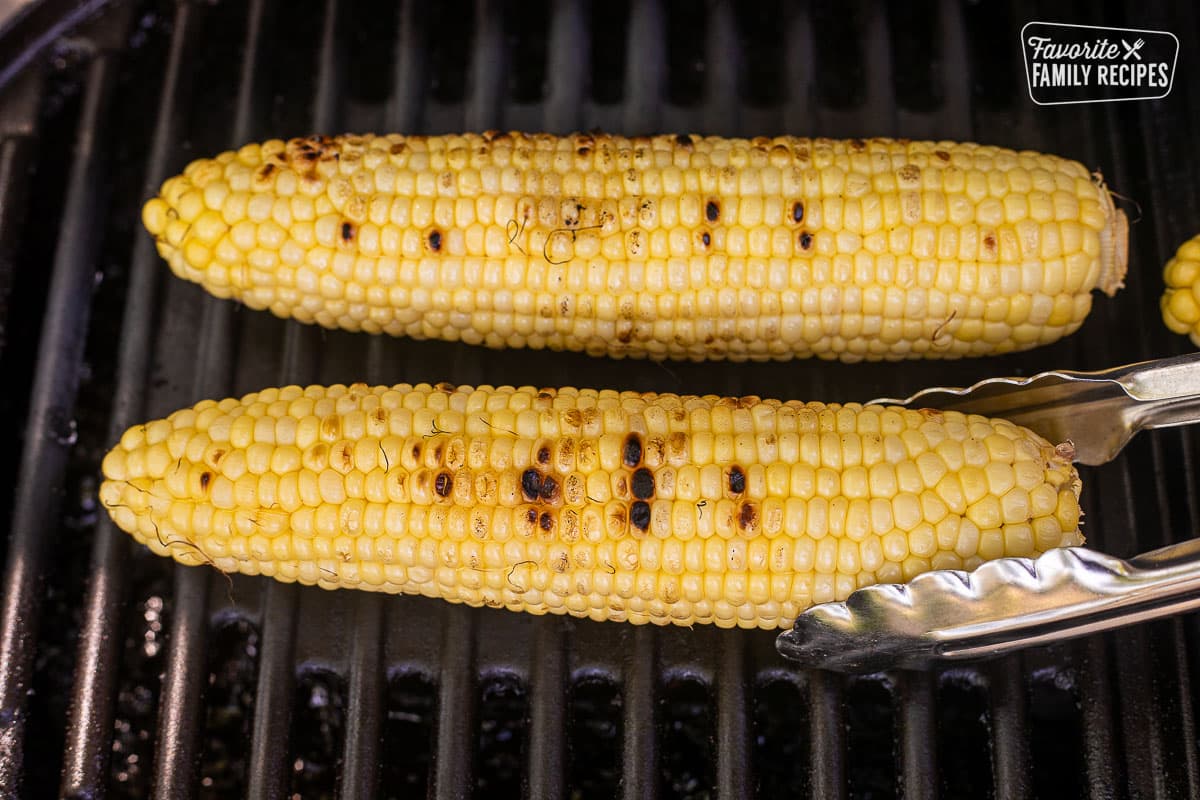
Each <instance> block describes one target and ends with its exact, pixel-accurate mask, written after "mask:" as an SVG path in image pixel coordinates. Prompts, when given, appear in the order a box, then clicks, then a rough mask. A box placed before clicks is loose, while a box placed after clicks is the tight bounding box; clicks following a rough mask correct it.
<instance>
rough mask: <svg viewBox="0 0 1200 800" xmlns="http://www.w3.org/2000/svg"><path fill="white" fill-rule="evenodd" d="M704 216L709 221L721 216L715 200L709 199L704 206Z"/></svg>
mask: <svg viewBox="0 0 1200 800" xmlns="http://www.w3.org/2000/svg"><path fill="white" fill-rule="evenodd" d="M704 218H705V219H707V220H708V221H709V222H716V221H717V220H719V219H720V218H721V206H720V205H718V204H717V201H716V200H709V201H708V202H707V203H706V204H705V206H704Z"/></svg>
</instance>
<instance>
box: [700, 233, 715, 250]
mask: <svg viewBox="0 0 1200 800" xmlns="http://www.w3.org/2000/svg"><path fill="white" fill-rule="evenodd" d="M700 241H702V242H704V246H705V247H708V246H709V245H711V244H712V236H710V235H709V233H708V231H705V232H704V233H702V234H700Z"/></svg>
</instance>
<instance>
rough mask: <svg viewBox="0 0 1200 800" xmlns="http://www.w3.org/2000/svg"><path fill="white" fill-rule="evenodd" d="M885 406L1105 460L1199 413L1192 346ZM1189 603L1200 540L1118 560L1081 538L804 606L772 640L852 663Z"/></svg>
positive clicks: (1045, 637) (1197, 582) (1066, 628)
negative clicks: (1097, 368) (1002, 427)
mask: <svg viewBox="0 0 1200 800" xmlns="http://www.w3.org/2000/svg"><path fill="white" fill-rule="evenodd" d="M872 402H875V403H883V404H888V405H910V406H917V407H921V408H940V409H955V410H959V411H964V412H970V413H977V414H984V415H987V416H997V417H1003V418H1005V419H1008V420H1011V421H1013V422H1016V423H1018V424H1020V425H1024V426H1026V427H1028V428H1031V429H1032V430H1034V431H1036V432H1037V433H1039V434H1041V435H1042V436H1044V437H1045V438H1047V439H1049V440H1050V441H1051V442H1054V443H1060V442H1064V441H1067V440H1070V441H1071V442H1073V443H1074V445H1075V458H1076V460H1077V461H1080V462H1082V463H1084V464H1103V463H1105V462H1107V461H1110V460H1112V458H1114V457H1115V456H1116V454H1117V453H1118V452H1119V451H1120V450H1121V448H1122V447H1124V446H1125V444H1126V443H1127V442H1128V441H1129V440H1130V439H1131V438H1132V437H1133V435H1134V434H1135V433H1137V432H1138V431H1140V430H1146V429H1149V428H1165V427H1170V426H1173V425H1184V424H1187V423H1191V422H1200V353H1195V354H1190V355H1186V356H1178V357H1176V358H1168V359H1161V360H1158V361H1147V362H1143V363H1140V364H1130V365H1128V366H1123V367H1117V368H1115V369H1110V370H1104V371H1101V372H1071V371H1055V372H1046V373H1042V374H1040V375H1034V376H1032V377H1028V378H994V379H991V380H986V381H981V382H980V383H977V384H975V385H974V386H971V387H968V388H965V389H951V388H935V389H927V390H925V391H922V392H918V393H917V394H915V395H913V396H912V397H909V398H906V399H903V400H894V399H887V398H883V399H880V400H876V401H872ZM1194 608H1200V539H1192V540H1189V541H1186V542H1180V543H1178V544H1174V545H1171V546H1169V547H1164V548H1162V549H1159V550H1154V551H1152V552H1149V553H1144V554H1142V555H1140V556H1136V557H1134V558H1131V559H1129V560H1122V559H1119V558H1114V557H1112V556H1108V555H1105V554H1103V553H1098V552H1096V551H1094V550H1088V549H1085V548H1081V547H1070V548H1058V549H1054V550H1050V551H1048V552H1046V553H1045V554H1043V555H1042V556H1041V557H1040V558H1038V559H1036V560H1033V559H1028V558H1003V559H998V560H995V561H990V562H988V563H985V564H983V565H982V566H980V567H979V568H978V569H976V570H974V571H973V572H970V573H968V572H963V571H960V570H939V571H933V572H927V573H925V574H923V575H918V576H917V577H915V578H913V579H912V580H911V581H909V582H908V583H906V584H881V585H878V586H869V587H866V588H864V589H859V590H858V591H857V592H854V593H853V594H852V595H850V597H849V598H848V599H847V600H846V601H845V602H840V603H824V604H822V605H818V606H814V607H813V608H811V609H809V610H808V611H806V612H805V613H803V614H801V615H800V617H799V619H797V620H796V624H795V627H794V628H793V629H792V630H790V631H787V632H785V633H783V634H781V635H780V636H779V637H778V639H777V641H776V647H777V648H778V650H779V652H780V653H782V654H783V655H785V656H787V657H789V658H792V659H794V660H796V661H800V662H801V663H803V664H805V665H807V666H813V667H821V668H825V669H836V670H842V671H850V672H870V671H875V670H879V669H886V668H893V667H908V668H921V667H928V666H930V665H932V664H933V663H935V662H938V661H944V660H953V659H966V658H976V657H981V656H989V655H996V654H1000V653H1004V652H1008V651H1010V650H1016V649H1018V648H1022V647H1028V646H1031V645H1036V644H1046V643H1049V642H1055V641H1059V640H1062V639H1068V638H1072V637H1075V636H1083V635H1085V634H1089V633H1095V632H1097V631H1103V630H1108V629H1111V628H1116V627H1120V626H1123V625H1131V624H1133V623H1136V622H1142V621H1145V620H1149V619H1154V618H1157V617H1163V616H1168V615H1171V614H1177V613H1181V612H1183V611H1188V610H1190V609H1194Z"/></svg>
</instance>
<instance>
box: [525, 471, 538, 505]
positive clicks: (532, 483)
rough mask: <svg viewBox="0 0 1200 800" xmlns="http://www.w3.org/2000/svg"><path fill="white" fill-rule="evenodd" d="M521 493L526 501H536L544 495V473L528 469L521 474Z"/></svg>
mask: <svg viewBox="0 0 1200 800" xmlns="http://www.w3.org/2000/svg"><path fill="white" fill-rule="evenodd" d="M521 493H522V494H523V495H525V499H526V500H530V501H532V500H536V499H537V498H538V496H539V495H540V494H541V493H542V473H540V472H538V471H537V470H536V469H527V470H525V471H524V472H522V473H521Z"/></svg>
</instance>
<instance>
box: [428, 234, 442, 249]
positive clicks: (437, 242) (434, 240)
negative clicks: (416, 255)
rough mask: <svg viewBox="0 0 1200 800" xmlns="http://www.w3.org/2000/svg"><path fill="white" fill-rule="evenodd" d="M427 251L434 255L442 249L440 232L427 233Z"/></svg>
mask: <svg viewBox="0 0 1200 800" xmlns="http://www.w3.org/2000/svg"><path fill="white" fill-rule="evenodd" d="M429 249H430V250H432V251H433V252H435V253H436V252H438V251H439V250H441V249H442V232H441V231H430V232H429Z"/></svg>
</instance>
